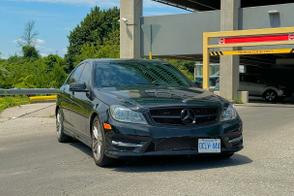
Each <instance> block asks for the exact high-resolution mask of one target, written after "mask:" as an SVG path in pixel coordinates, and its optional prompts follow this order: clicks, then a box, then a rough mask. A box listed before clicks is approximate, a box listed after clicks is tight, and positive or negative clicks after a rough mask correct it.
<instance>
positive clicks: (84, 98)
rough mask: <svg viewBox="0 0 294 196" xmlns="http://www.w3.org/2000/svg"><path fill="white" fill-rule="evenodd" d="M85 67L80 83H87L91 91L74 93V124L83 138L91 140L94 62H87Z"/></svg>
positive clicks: (86, 140)
mask: <svg viewBox="0 0 294 196" xmlns="http://www.w3.org/2000/svg"><path fill="white" fill-rule="evenodd" d="M84 67H85V68H84V69H83V72H82V74H81V77H80V78H79V83H80V84H85V85H86V87H87V89H88V90H89V92H75V93H74V95H73V102H74V103H73V104H74V107H73V108H74V112H73V116H72V118H73V124H74V128H75V130H77V131H78V132H79V133H80V136H81V139H82V140H83V141H85V142H87V143H88V142H89V141H88V140H89V139H90V123H89V122H90V115H91V114H92V111H93V107H94V106H93V103H92V100H93V97H92V96H93V94H92V92H91V91H92V78H93V77H92V75H93V71H92V70H93V69H92V63H91V62H85V64H84Z"/></svg>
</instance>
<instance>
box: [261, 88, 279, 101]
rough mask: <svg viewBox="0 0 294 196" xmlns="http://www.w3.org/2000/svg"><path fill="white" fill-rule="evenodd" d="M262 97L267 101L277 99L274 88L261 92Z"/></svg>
mask: <svg viewBox="0 0 294 196" xmlns="http://www.w3.org/2000/svg"><path fill="white" fill-rule="evenodd" d="M263 98H264V100H265V101H267V102H275V101H277V99H278V94H277V93H276V91H274V90H267V91H265V92H264V93H263Z"/></svg>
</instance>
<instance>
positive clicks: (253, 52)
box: [209, 48, 294, 56]
mask: <svg viewBox="0 0 294 196" xmlns="http://www.w3.org/2000/svg"><path fill="white" fill-rule="evenodd" d="M291 53H294V49H293V48H278V49H258V50H223V51H210V52H209V55H210V56H224V55H262V54H291Z"/></svg>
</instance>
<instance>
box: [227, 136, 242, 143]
mask: <svg viewBox="0 0 294 196" xmlns="http://www.w3.org/2000/svg"><path fill="white" fill-rule="evenodd" d="M242 139H243V136H242V135H241V136H240V137H237V138H234V139H232V140H229V143H234V142H238V141H240V140H242Z"/></svg>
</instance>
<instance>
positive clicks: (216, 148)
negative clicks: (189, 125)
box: [198, 139, 221, 153]
mask: <svg viewBox="0 0 294 196" xmlns="http://www.w3.org/2000/svg"><path fill="white" fill-rule="evenodd" d="M220 152H221V140H220V139H198V153H220Z"/></svg>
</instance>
